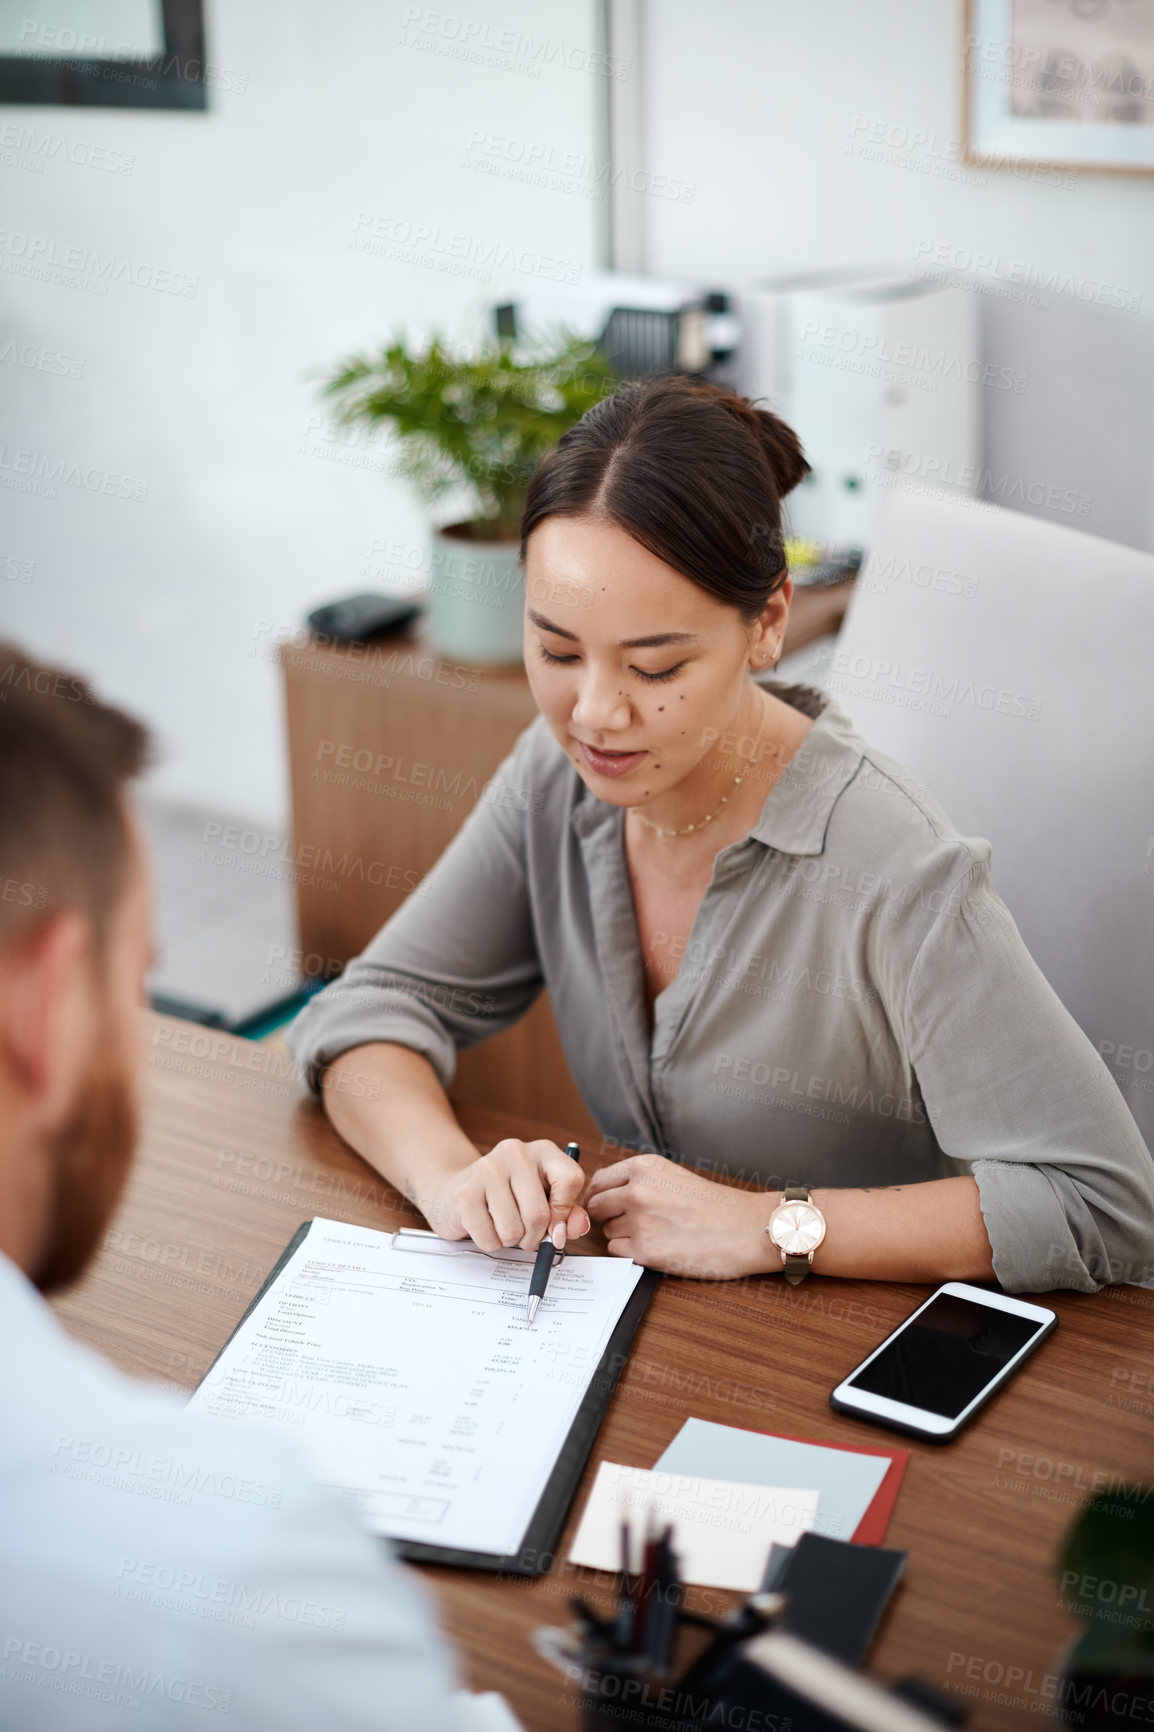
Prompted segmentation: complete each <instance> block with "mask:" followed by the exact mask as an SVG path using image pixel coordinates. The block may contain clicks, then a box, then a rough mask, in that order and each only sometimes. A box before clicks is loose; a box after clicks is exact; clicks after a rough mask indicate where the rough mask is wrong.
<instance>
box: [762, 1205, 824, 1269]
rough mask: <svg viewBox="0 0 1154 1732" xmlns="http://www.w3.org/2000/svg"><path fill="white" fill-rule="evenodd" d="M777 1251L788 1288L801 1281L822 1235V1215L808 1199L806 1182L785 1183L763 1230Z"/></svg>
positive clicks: (822, 1237)
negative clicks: (783, 1266)
mask: <svg viewBox="0 0 1154 1732" xmlns="http://www.w3.org/2000/svg"><path fill="white" fill-rule="evenodd" d="M765 1230H766V1232H767V1233H768V1234H769V1236H770V1238H771V1239H772V1240H773V1242H774V1244H775V1245H776V1246H777V1248H778V1250H779V1251H780V1252H781V1260H782V1263H783V1264H784V1265H785V1278H786V1280H787V1281H788V1282H789V1284H790V1286H791V1287H796V1286H797V1284H798V1282H799V1281H804V1280H805V1278H806V1276H807V1275H808V1274H809V1270H810V1265H811V1263H812V1262H813V1254H814V1252H815V1251H816V1250H817V1248H818V1246H819V1245H820V1244H821V1242H822V1240H823V1239H824V1238H825V1216H824V1215H823V1214H822V1212H821V1210H820V1209H819V1208H818V1206H817V1204H816V1203H814V1202H812V1201H811V1199H810V1194H809V1186H808V1185H787V1186H786V1187H785V1190H784V1191H783V1192H782V1194H781V1202H780V1203H779V1204H778V1205H777V1208H776V1209H775V1210H774V1211H773V1214H772V1215H771V1216H770V1217H769V1226H768V1227H767V1228H766V1229H765Z"/></svg>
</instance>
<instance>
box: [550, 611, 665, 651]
mask: <svg viewBox="0 0 1154 1732" xmlns="http://www.w3.org/2000/svg"><path fill="white" fill-rule="evenodd" d="M529 618H530V619H531V620H532V622H533V624H534V625H535V626H539V627H540V629H541V630H542V631H551V632H552V633H553V634H554V636H556V637H567V638H568V639H569V641H570V643H580V641H581V640H580V638H579V637H578V636H577V634H576V632H571V631H566V630H565V629H564V628H563V627H562V626H559V625H554V624H553V622H552V620H548V619H546V618H545V616H544V614H542V613H535V612H534V611H533V609H532V608H530V609H529ZM696 640H697V634H696V632H691V631H659V632H654V633H653V635H652V636H651V637H627V638H623V639H622V641H621V643H620V645H619V646H618V647H619V648H620V649H659V648H660V647H661V645H662V644H667V643H695V642H696Z"/></svg>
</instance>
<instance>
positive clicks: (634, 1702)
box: [578, 1655, 701, 1732]
mask: <svg viewBox="0 0 1154 1732" xmlns="http://www.w3.org/2000/svg"><path fill="white" fill-rule="evenodd" d="M578 1690H579V1694H580V1699H581V1728H582V1732H639V1729H640V1732H700V1729H701V1720H700V1718H699V1717H697V1713H696V1710H693V1711H692V1713H689V1712H688V1711H689V1710H690V1709H691V1707H692V1704H689V1703H687V1702H686V1700H685V1697H684V1694H683V1692H682V1691H681V1690H679V1688H678V1686H677V1684H676V1683H675V1682H674V1680H673V1678H672V1677H665V1678H658V1677H657V1676H656V1675H655V1674H654V1673H653V1672H650V1671H647V1670H641V1669H640V1668H639V1667H638V1666H637V1663H636V1661H635V1660H631V1659H630V1657H629V1656H628V1655H621V1656H617V1655H609V1656H602V1657H601V1658H600V1659H598V1660H596V1661H595V1662H593V1663H591V1664H590V1665H588V1666H582V1669H581V1676H580V1681H579V1684H578ZM687 1714H688V1717H687Z"/></svg>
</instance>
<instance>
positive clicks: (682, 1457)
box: [654, 1419, 890, 1540]
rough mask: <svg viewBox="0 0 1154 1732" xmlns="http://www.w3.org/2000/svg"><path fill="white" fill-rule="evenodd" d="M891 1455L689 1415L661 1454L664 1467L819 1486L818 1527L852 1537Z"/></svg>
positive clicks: (745, 1481)
mask: <svg viewBox="0 0 1154 1732" xmlns="http://www.w3.org/2000/svg"><path fill="white" fill-rule="evenodd" d="M889 1465H890V1462H889V1457H888V1456H880V1455H854V1454H852V1453H851V1452H849V1451H848V1450H844V1449H825V1448H823V1447H822V1445H821V1444H818V1443H795V1442H794V1441H793V1440H792V1439H791V1438H788V1437H766V1436H765V1435H764V1433H762V1432H760V1431H739V1430H738V1429H737V1427H736V1426H732V1425H714V1424H713V1423H712V1421H710V1420H708V1419H687V1420H686V1422H685V1424H684V1425H683V1426H682V1428H681V1430H680V1431H679V1432H678V1434H677V1436H676V1437H675V1438H674V1439H673V1442H672V1443H671V1444H670V1445H669V1448H668V1449H667V1450H666V1451H665V1454H664V1455H663V1456H662V1457H661V1459H660V1460H659V1461H657V1462H655V1463H654V1466H655V1467H656V1468H659V1469H660V1470H661V1472H662V1473H686V1474H692V1475H693V1476H694V1477H695V1478H703V1479H725V1480H736V1481H738V1482H739V1483H740V1484H742V1485H785V1486H807V1487H808V1486H817V1487H818V1489H819V1490H820V1492H821V1501H820V1503H819V1504H818V1507H817V1524H816V1527H815V1529H814V1531H815V1533H819V1534H825V1535H826V1536H827V1537H828V1538H829V1539H834V1540H851V1539H852V1538H853V1536H854V1531H855V1529H856V1528H857V1525H858V1523H859V1522H860V1521H861V1519H862V1517H863V1516H864V1515H865V1513H866V1510H867V1509H868V1508H869V1506H870V1504H871V1503H872V1502H873V1500H874V1497H875V1495H876V1493H877V1490H878V1487H879V1486H880V1485H881V1483H882V1480H883V1479H884V1478H885V1476H886V1472H887V1470H888V1468H889Z"/></svg>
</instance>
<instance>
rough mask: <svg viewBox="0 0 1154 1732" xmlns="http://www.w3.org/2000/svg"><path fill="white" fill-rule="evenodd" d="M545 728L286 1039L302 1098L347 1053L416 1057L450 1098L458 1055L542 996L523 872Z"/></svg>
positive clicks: (525, 740) (535, 730)
mask: <svg viewBox="0 0 1154 1732" xmlns="http://www.w3.org/2000/svg"><path fill="white" fill-rule="evenodd" d="M540 726H541V724H540V723H534V724H533V726H532V727H530V728H528V729H527V730H526V732H525V733H524V734H522V736H521V738H520V739H519V740H518V742H517V745H516V746H515V747H514V749H513V751H512V752H511V753H510V755H509V756H508V757H507V758H506V759H505V761H504V763H502V764H501V766H500V767H499V769H498V770H497V772H496V774H495V775H494V777H493V779H492V781H491V782H489V783H488V784H487V785H486V787H485V789H484V791H483V792H482V795H481V798H480V800H479V801H478V803H477V805H476V806H475V807H474V809H473V811H472V812H471V813H470V814H469V816H468V818H467V819H466V820H465V823H464V824H463V825H462V827H461V829H460V830H459V831H458V833H457V835H456V836H455V837H454V838H453V840H452V842H451V843H450V844H449V846H448V848H446V850H445V852H444V853H443V854H442V855H441V857H440V859H439V860H438V861H437V863H436V865H435V866H434V867H433V868H432V870H431V871H430V872H429V873H428V875H427V876H426V877H425V878H424V879H423V880H422V881H421V883H420V884H419V885H418V886H417V888H416V889H415V890H414V891H413V893H412V895H411V896H409V897H408V899H407V900H406V901H405V902H404V904H403V905H402V906H401V907H400V908H399V909H398V910H397V912H396V913H395V914H394V915H393V917H392V919H391V920H389V921H387V922H386V924H385V925H384V926H383V927H382V928H381V930H380V931H379V932H378V933H377V935H376V937H375V938H374V939H373V940H372V942H371V944H369V946H368V948H367V949H366V950H364V951H363V952H362V953H361V955H360V956H358V957H356V958H355V959H354V960H353V961H352V962H350V964H349V966H348V968H347V969H346V970H345V972H344V974H343V975H342V976H341V977H340V979H339V980H336V981H334V982H333V983H332V985H331V986H327V987H326V988H325V990H324V991H323V992H320V993H318V994H317V996H316V997H315V998H314V999H313V1000H312V1001H311V1002H310V1003H309V1004H308V1005H307V1006H306V1007H305V1009H304V1010H303V1011H302V1012H301V1014H300V1015H299V1016H298V1017H297V1019H296V1021H295V1022H294V1023H293V1024H292V1025H291V1026H290V1028H289V1029H288V1031H287V1033H286V1039H287V1042H288V1047H289V1051H290V1052H291V1053H292V1056H293V1058H294V1059H295V1060H296V1062H297V1064H298V1065H300V1066H301V1068H302V1070H303V1071H304V1073H305V1076H306V1077H307V1079H308V1082H309V1086H310V1087H311V1088H313V1089H318V1088H319V1086H320V1078H321V1076H322V1074H323V1072H324V1069H325V1067H326V1065H329V1064H331V1063H332V1062H333V1060H334V1059H336V1058H338V1057H339V1056H340V1055H341V1053H343V1052H348V1051H349V1050H350V1049H351V1048H352V1047H356V1046H365V1045H368V1044H369V1043H370V1042H374V1041H391V1042H395V1043H396V1044H397V1045H399V1046H407V1047H411V1048H412V1049H413V1051H415V1052H419V1053H423V1054H424V1056H425V1057H426V1058H427V1059H428V1060H429V1062H430V1064H431V1065H432V1066H433V1068H434V1070H435V1071H436V1073H437V1075H438V1077H439V1078H440V1080H441V1083H442V1085H443V1086H444V1087H448V1085H449V1083H450V1082H451V1081H452V1079H453V1073H454V1070H455V1068H456V1055H457V1053H458V1051H460V1050H462V1049H463V1048H466V1047H470V1046H473V1045H475V1044H476V1043H477V1042H478V1041H481V1040H484V1039H486V1038H487V1037H488V1036H489V1035H493V1034H499V1033H500V1032H501V1030H502V1029H505V1028H508V1027H509V1026H510V1025H511V1024H512V1023H514V1022H516V1021H517V1020H518V1018H519V1017H521V1016H523V1015H524V1014H525V1012H526V1011H527V1010H528V1009H529V1007H530V1005H531V1004H532V1003H533V1000H534V999H535V998H536V997H537V995H538V994H539V993H540V991H541V988H542V985H543V976H542V971H541V964H540V959H539V957H538V954H537V945H536V942H535V939H534V933H533V920H532V913H531V909H530V899H529V893H528V885H527V881H526V864H525V817H526V813H527V812H528V811H529V810H530V806H531V803H532V801H533V800H534V799H537V798H540V795H539V792H538V791H536V790H535V787H534V781H535V778H534V773H533V767H534V760H535V758H536V756H537V755H538V751H539V747H540Z"/></svg>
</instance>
